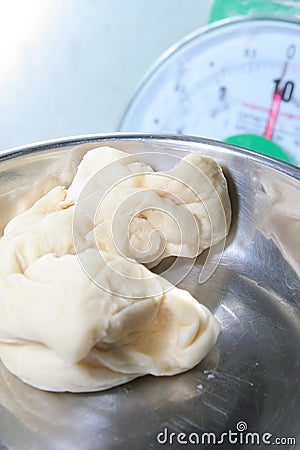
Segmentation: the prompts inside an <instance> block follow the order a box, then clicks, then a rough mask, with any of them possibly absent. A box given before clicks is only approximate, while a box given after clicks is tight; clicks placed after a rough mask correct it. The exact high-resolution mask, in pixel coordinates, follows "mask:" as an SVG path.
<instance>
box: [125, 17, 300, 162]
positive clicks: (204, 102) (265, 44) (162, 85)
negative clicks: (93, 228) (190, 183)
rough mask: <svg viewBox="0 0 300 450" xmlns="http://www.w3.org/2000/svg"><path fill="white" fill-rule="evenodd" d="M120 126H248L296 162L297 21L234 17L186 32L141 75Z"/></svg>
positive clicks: (225, 132)
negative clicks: (189, 33)
mask: <svg viewBox="0 0 300 450" xmlns="http://www.w3.org/2000/svg"><path fill="white" fill-rule="evenodd" d="M120 130H121V131H142V132H158V133H164V132H171V133H178V134H190V135H197V136H203V137H208V138H212V139H218V140H226V139H228V138H229V137H232V136H238V135H244V134H245V133H250V134H252V135H258V136H265V137H266V138H268V139H271V140H272V141H273V142H275V143H276V144H278V146H280V147H281V148H282V149H283V150H284V152H285V153H286V155H288V157H289V158H290V159H291V160H292V161H293V162H295V163H296V164H299V165H300V22H296V21H292V20H283V19H275V18H265V17H258V18H241V19H236V20H225V21H222V22H218V23H216V24H214V25H213V26H209V27H206V28H204V29H202V31H200V32H196V33H193V34H191V35H189V36H187V37H186V38H185V39H184V40H183V41H181V42H179V43H178V44H175V46H174V47H172V48H171V49H169V50H168V51H167V52H166V54H165V55H163V57H162V58H161V59H160V60H159V61H158V62H157V64H156V65H155V66H154V68H153V69H152V70H151V71H150V73H149V74H148V75H147V76H146V78H145V80H144V81H143V82H142V84H141V86H140V87H139V89H138V91H137V93H136V95H135V96H134V98H133V100H132V101H131V103H130V105H129V107H128V109H127V111H126V113H125V115H124V117H123V120H122V122H121V125H120ZM262 151H263V150H262Z"/></svg>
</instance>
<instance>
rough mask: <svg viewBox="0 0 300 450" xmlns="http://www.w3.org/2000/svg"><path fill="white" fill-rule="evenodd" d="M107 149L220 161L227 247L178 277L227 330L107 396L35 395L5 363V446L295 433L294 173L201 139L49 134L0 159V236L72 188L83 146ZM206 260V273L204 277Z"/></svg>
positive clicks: (299, 333)
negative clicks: (201, 349)
mask: <svg viewBox="0 0 300 450" xmlns="http://www.w3.org/2000/svg"><path fill="white" fill-rule="evenodd" d="M104 145H111V146H114V147H116V148H119V149H120V150H124V151H127V152H129V153H140V154H141V155H140V156H139V157H140V158H141V159H144V160H145V161H146V162H149V163H151V164H152V165H153V166H154V168H155V169H158V170H162V169H166V168H169V167H170V164H171V163H170V161H171V159H172V158H170V157H169V156H170V155H175V156H178V157H182V156H183V155H184V154H186V153H188V152H200V153H202V154H205V155H207V156H211V157H212V158H214V159H215V160H216V161H217V162H218V163H219V164H220V165H221V166H222V167H223V169H224V172H225V174H226V177H227V181H228V184H229V190H230V197H231V201H232V208H233V222H232V226H231V231H230V234H229V236H228V238H227V240H226V245H225V250H224V252H223V254H222V257H221V260H220V262H219V263H218V264H217V263H216V261H217V262H218V258H219V256H220V255H218V252H213V254H210V253H209V252H208V251H207V252H204V254H202V255H200V257H199V258H198V259H197V262H196V264H195V265H194V267H193V269H192V270H191V272H190V273H189V275H188V276H187V277H186V278H185V279H184V280H183V281H182V282H181V283H180V287H182V288H184V289H187V290H189V291H190V292H191V293H192V295H194V296H195V297H196V298H197V299H199V301H201V302H202V303H204V304H205V305H206V306H208V307H209V308H210V309H211V310H212V311H213V312H214V314H215V315H216V317H217V318H218V320H219V321H220V322H221V326H222V333H221V335H220V337H219V340H218V343H217V345H216V347H215V348H214V349H213V351H212V352H211V353H210V354H209V355H208V356H207V358H206V359H205V360H204V361H203V362H202V363H201V364H200V365H198V366H197V367H195V368H194V369H193V370H191V371H189V372H187V373H184V374H181V375H177V376H174V377H165V378H155V377H151V376H147V377H144V378H140V379H137V380H135V381H133V382H131V383H129V384H127V385H124V386H120V387H118V388H114V389H111V390H109V391H106V392H103V393H94V394H80V395H72V394H54V393H47V392H42V391H38V390H36V389H34V388H31V387H30V386H27V385H25V384H23V383H22V382H20V381H19V380H18V379H16V378H15V377H14V376H13V375H11V374H10V373H8V372H7V371H6V369H5V368H4V367H3V366H2V365H0V371H1V376H0V404H1V406H0V443H1V440H2V443H3V445H6V446H7V447H13V448H15V449H23V448H24V449H25V448H34V447H36V446H38V448H45V449H56V448H57V449H58V448H62V446H65V447H64V448H68V449H77V448H78V449H79V448H82V442H85V447H84V448H93V449H98V448H99V449H100V448H101V449H103V448H105V449H106V448H107V449H108V448H129V442H130V448H134V449H135V448H137V449H139V448H152V447H153V446H154V447H155V445H156V444H157V440H156V438H157V435H158V433H160V432H162V431H163V430H164V429H165V428H166V429H167V430H168V433H169V434H170V433H172V432H175V433H176V435H177V434H178V433H180V432H183V433H186V434H187V435H189V433H198V435H199V436H201V433H203V432H211V433H215V435H216V436H219V435H221V433H222V432H224V431H228V430H229V429H231V430H234V431H237V430H238V428H237V424H238V423H239V422H241V421H243V422H245V423H246V425H247V430H248V431H249V432H256V433H260V435H261V436H262V434H263V433H271V434H272V435H273V437H274V439H275V437H281V436H286V437H287V436H290V437H296V436H297V433H298V431H299V430H298V428H299V427H298V424H299V421H298V418H299V417H298V412H299V406H300V404H299V395H300V394H299V387H298V385H299V369H300V367H299V365H300V364H299V363H300V359H299V347H300V322H299V292H300V281H299V274H300V244H299V235H300V220H299V219H300V181H299V179H300V175H299V169H296V168H292V167H290V166H288V165H285V164H284V163H280V162H276V161H275V160H270V159H268V158H266V157H263V156H258V155H256V154H254V153H251V152H248V151H242V150H240V149H234V148H231V147H230V146H228V145H225V144H220V143H216V142H210V141H207V140H201V139H196V138H195V139H192V138H189V139H188V138H186V139H185V138H181V139H179V138H176V137H170V136H169V137H166V136H165V137H150V136H127V137H126V136H110V137H109V136H106V137H103V136H99V137H87V138H78V139H71V140H65V141H60V142H59V141H58V142H49V143H46V144H44V145H36V146H32V147H27V148H23V149H18V150H16V151H15V152H13V153H11V154H6V155H2V156H1V158H0V210H1V217H0V232H2V230H3V228H4V226H5V224H6V223H7V222H8V220H9V219H10V218H11V217H13V216H14V215H15V214H17V213H19V212H21V211H22V210H24V209H26V208H27V207H28V206H30V205H32V204H33V202H34V201H35V200H36V199H37V198H39V197H40V196H41V195H42V194H44V193H45V192H47V191H48V190H49V189H50V188H51V187H53V186H55V185H57V184H63V185H66V186H68V185H69V183H70V182H71V180H72V177H73V176H74V173H75V171H76V168H77V166H78V164H79V162H80V161H81V159H82V156H83V155H84V153H86V152H87V151H88V150H89V149H91V148H93V147H98V146H104ZM158 155H159V157H158ZM182 264H183V266H184V264H185V261H183V262H182ZM203 267H206V269H207V268H208V269H207V270H208V271H210V273H209V274H210V276H209V277H208V279H207V280H206V281H205V282H204V283H199V274H200V273H201V270H202V269H203ZM214 269H216V270H214ZM164 436H165V435H164ZM162 439H163V437H162ZM39 446H41V447H39ZM240 448H241V447H240ZM261 448H263V447H261ZM285 448H289V447H288V446H286V447H285Z"/></svg>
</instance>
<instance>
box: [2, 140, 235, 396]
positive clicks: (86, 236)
mask: <svg viewBox="0 0 300 450" xmlns="http://www.w3.org/2000/svg"><path fill="white" fill-rule="evenodd" d="M106 169H107V170H106ZM99 200H100V203H101V205H100V206H101V207H99ZM230 217H231V209H230V202H229V196H228V191H227V185H226V180H225V178H224V176H223V174H222V171H221V169H220V168H219V166H218V165H217V164H216V163H215V162H214V161H212V160H210V159H209V158H206V157H202V156H199V155H189V156H188V157H186V158H184V159H183V160H182V161H181V162H180V163H179V164H178V166H176V167H175V168H173V169H172V170H170V171H167V172H160V173H157V172H154V171H153V169H152V168H151V167H149V166H148V165H146V164H144V163H141V162H139V161H138V160H136V158H135V157H134V156H133V155H127V154H125V153H123V152H121V151H119V150H116V149H112V148H109V147H102V148H97V149H94V150H91V151H90V152H88V153H87V154H86V156H85V157H84V159H83V161H82V163H81V164H80V166H79V168H78V171H77V174H76V175H75V177H74V180H73V183H72V184H71V186H70V187H69V188H68V189H66V188H64V187H62V186H58V187H56V188H54V189H52V190H51V191H50V192H48V193H47V194H46V195H45V196H43V197H42V198H41V199H39V200H38V201H37V202H36V203H35V204H34V205H33V206H32V207H31V208H29V209H28V210H26V211H24V212H23V213H21V214H20V215H18V216H16V217H15V218H13V219H12V220H11V221H10V222H9V223H8V224H7V226H6V228H5V230H4V235H3V236H2V238H1V239H0V293H1V294H0V295H1V297H0V358H1V360H2V362H3V363H4V365H5V366H6V367H7V368H8V369H9V370H10V371H11V372H12V373H14V374H15V375H17V376H18V377H19V378H20V379H22V380H23V381H24V382H26V383H29V384H31V385H33V386H35V387H38V388H40V389H44V390H50V391H70V392H88V391H96V390H103V389H107V388H110V387H113V386H116V385H119V384H122V383H125V382H127V381H129V380H132V379H134V378H136V377H139V376H142V375H145V374H152V375H157V376H158V375H173V374H176V373H180V372H183V371H186V370H188V369H190V368H192V367H194V366H195V365H196V364H198V363H199V362H200V361H201V360H202V359H203V358H204V357H205V356H206V354H207V353H208V352H209V351H210V349H211V348H212V347H213V346H214V345H215V343H216V340H217V336H218V334H219V331H220V325H219V323H218V322H217V320H216V319H215V318H214V317H213V315H212V314H211V312H210V311H209V310H208V309H207V308H206V307H204V306H203V305H201V304H200V303H199V302H198V301H197V300H196V299H195V298H193V297H192V296H191V294H190V293H188V292H187V291H185V290H182V289H178V288H177V287H175V286H172V285H171V284H170V283H169V282H168V281H167V280H165V279H164V278H163V277H161V276H159V275H156V274H154V273H152V272H151V271H150V270H149V268H148V267H152V266H153V265H156V264H157V263H158V262H159V261H161V260H162V259H163V258H165V257H167V256H170V255H175V256H178V255H179V256H185V257H186V256H187V257H193V256H196V255H198V254H199V253H200V252H201V251H202V250H203V249H204V248H207V247H208V246H210V245H213V244H215V243H217V242H219V241H220V240H221V239H223V238H224V237H225V236H226V235H227V233H228V229H229V224H230ZM183 230H185V231H188V232H185V231H184V232H183ZM140 262H143V263H145V264H147V266H146V265H143V264H141V263H140Z"/></svg>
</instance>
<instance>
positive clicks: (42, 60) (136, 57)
mask: <svg viewBox="0 0 300 450" xmlns="http://www.w3.org/2000/svg"><path fill="white" fill-rule="evenodd" d="M211 4H212V0H152V1H151V2H150V1H148V2H147V1H141V0H140V1H139V0H125V1H121V0H42V1H41V0H26V2H24V1H23V0H10V1H9V2H2V3H1V7H0V8H1V14H0V48H1V60H0V61H1V62H0V64H1V70H0V95H1V97H0V98H1V102H0V150H2V149H6V148H9V147H12V146H17V145H22V144H26V143H30V142H36V141H40V140H44V139H49V138H56V137H62V136H70V135H76V134H84V133H94V132H110V131H116V130H117V129H118V124H119V121H120V119H121V116H122V114H123V112H124V110H125V108H126V105H127V104H128V102H129V100H130V99H131V97H132V95H133V93H134V91H135V89H136V87H137V85H138V84H139V82H140V81H141V79H142V77H143V76H144V74H145V73H146V72H147V70H148V69H149V68H150V66H151V65H152V64H153V63H154V62H155V61H156V59H157V58H158V57H159V56H160V55H161V54H162V52H164V51H165V50H166V49H167V48H168V47H169V46H170V45H172V44H173V43H175V42H176V41H177V40H178V39H180V38H182V37H183V36H185V35H186V34H188V33H189V32H191V31H194V30H195V29H197V28H199V27H200V26H202V25H204V24H205V23H206V21H207V18H208V14H209V10H210V7H211Z"/></svg>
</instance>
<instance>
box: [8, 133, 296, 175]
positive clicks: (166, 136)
mask: <svg viewBox="0 0 300 450" xmlns="http://www.w3.org/2000/svg"><path fill="white" fill-rule="evenodd" d="M123 140H124V141H134V142H135V141H141V142H147V141H150V142H153V143H164V142H166V143H167V142H169V143H174V144H176V142H179V143H187V144H188V143H193V144H199V145H201V146H203V147H204V148H205V147H208V148H210V149H216V150H218V151H221V153H224V154H225V153H227V154H230V155H231V156H236V155H237V156H238V157H244V158H246V159H250V160H252V161H254V162H257V163H259V164H262V165H263V166H267V167H269V168H272V169H273V170H276V171H279V172H281V173H284V174H285V175H288V176H290V177H292V178H294V179H295V180H298V181H300V167H298V166H296V165H294V164H291V163H288V162H286V161H282V160H279V159H277V158H274V157H272V156H269V155H265V154H263V153H259V152H257V151H254V150H250V149H247V148H244V147H241V146H237V145H233V144H227V143H225V142H221V141H217V140H214V139H209V138H203V137H199V136H192V135H177V134H173V133H163V134H160V133H135V132H112V133H93V134H80V135H73V136H66V137H62V138H54V139H47V140H43V141H37V142H34V143H30V144H25V145H21V146H17V147H12V148H8V149H4V150H0V163H1V162H4V161H6V160H9V159H13V158H17V157H22V156H26V155H28V154H31V153H37V152H43V151H47V150H55V149H59V148H60V147H68V146H75V145H82V144H90V143H97V142H99V143H101V142H106V141H107V142H109V141H123Z"/></svg>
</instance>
